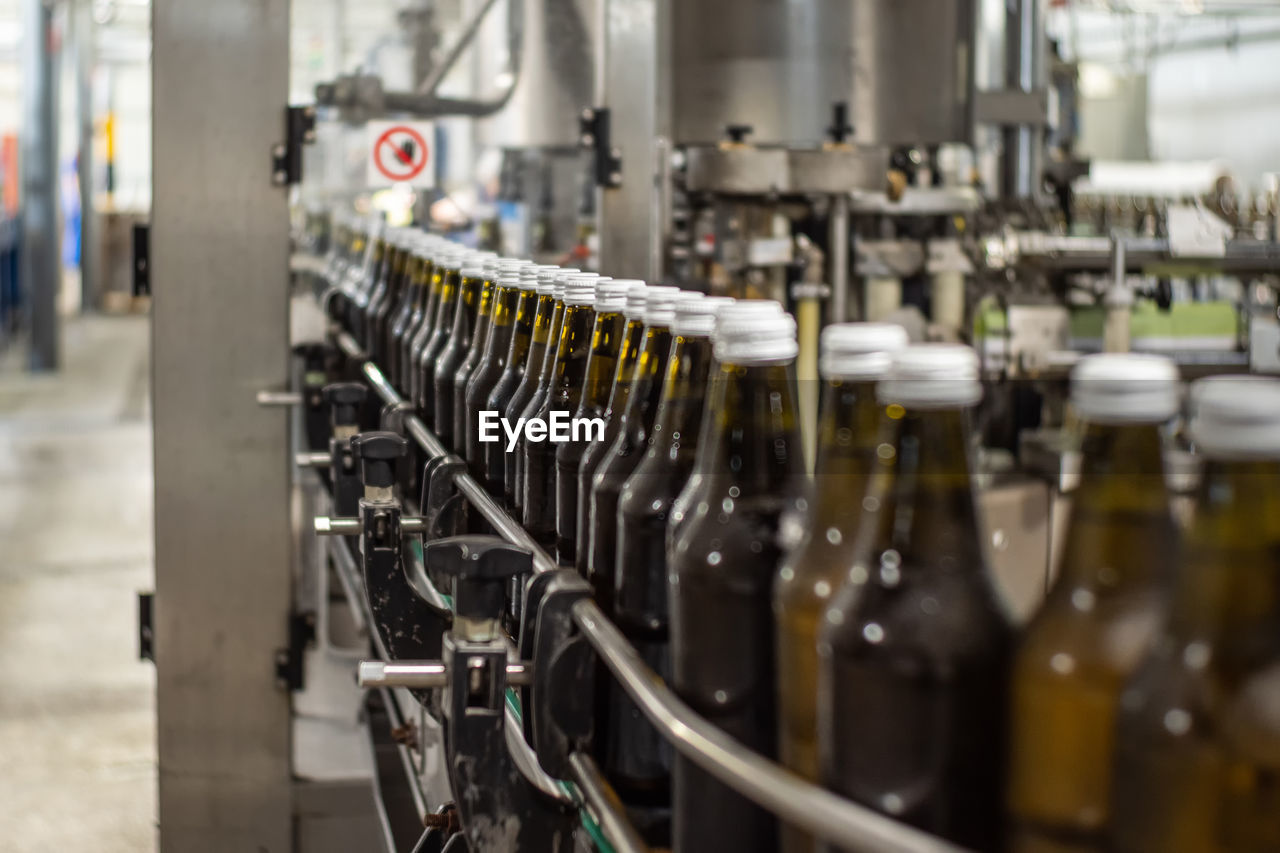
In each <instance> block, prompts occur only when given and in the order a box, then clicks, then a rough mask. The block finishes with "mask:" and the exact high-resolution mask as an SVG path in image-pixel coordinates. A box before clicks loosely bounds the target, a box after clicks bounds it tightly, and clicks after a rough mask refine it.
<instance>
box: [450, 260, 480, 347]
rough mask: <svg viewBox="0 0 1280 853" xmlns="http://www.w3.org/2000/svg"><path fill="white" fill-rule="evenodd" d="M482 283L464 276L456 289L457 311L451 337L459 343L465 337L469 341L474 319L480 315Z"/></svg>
mask: <svg viewBox="0 0 1280 853" xmlns="http://www.w3.org/2000/svg"><path fill="white" fill-rule="evenodd" d="M483 289H484V283H483V282H482V281H480V279H478V278H471V277H470V276H464V277H463V279H462V285H461V286H460V287H459V288H458V310H457V312H456V314H455V316H454V320H453V337H454V339H455V340H458V341H460V342H461V339H462V338H463V337H464V336H465V337H466V338H467V339H468V340H469V339H470V335H471V330H472V329H474V328H475V323H476V318H477V317H478V316H479V314H480V292H481V290H483Z"/></svg>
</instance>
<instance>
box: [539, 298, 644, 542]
mask: <svg viewBox="0 0 1280 853" xmlns="http://www.w3.org/2000/svg"><path fill="white" fill-rule="evenodd" d="M636 283H638V282H632V281H608V282H602V283H600V284H599V285H598V286H597V287H596V294H595V312H596V320H595V328H594V329H593V330H592V332H591V353H590V355H589V356H588V358H587V370H586V377H585V380H584V382H583V386H582V391H581V393H580V394H579V403H578V409H577V411H576V412H574V417H575V418H577V419H580V420H586V419H600V420H601V423H602V424H603V417H604V412H605V409H606V408H608V405H609V394H610V392H611V391H612V390H613V377H614V374H615V373H617V370H618V352H619V350H620V349H621V347H622V334H623V331H624V330H625V328H626V317H625V316H624V314H623V309H624V308H625V307H626V304H627V290H628V289H630V287H631V286H632V285H633V284H636ZM603 440H604V433H603V430H601V431H600V433H599V434H598V435H596V434H588V433H587V431H586V430H584V431H583V434H582V435H581V436H579V437H578V438H577V439H576V440H575V439H572V438H571V439H570V440H569V441H566V442H564V443H563V444H560V445H559V446H558V447H557V448H556V471H555V494H556V561H557V562H559V563H560V565H562V566H572V565H574V562H575V559H576V556H577V545H578V468H579V466H580V465H581V464H582V454H583V453H584V452H585V451H586V449H587V448H588V447H590V446H591V445H592V444H594V443H596V442H599V441H603Z"/></svg>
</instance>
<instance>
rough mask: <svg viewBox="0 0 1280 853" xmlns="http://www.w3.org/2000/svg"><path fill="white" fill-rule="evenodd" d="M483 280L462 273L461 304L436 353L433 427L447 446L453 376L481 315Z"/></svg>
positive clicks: (450, 440)
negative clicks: (451, 326)
mask: <svg viewBox="0 0 1280 853" xmlns="http://www.w3.org/2000/svg"><path fill="white" fill-rule="evenodd" d="M483 289H484V281H483V279H481V278H479V277H478V276H470V275H464V276H462V284H461V286H460V287H459V288H458V307H457V309H456V310H455V311H454V316H453V328H452V330H450V332H449V333H448V335H447V337H446V339H445V341H444V346H443V347H442V348H441V349H440V352H439V354H438V355H437V356H436V365H435V380H434V381H435V389H434V394H433V396H434V399H435V403H434V410H433V411H434V414H433V418H432V426H433V428H434V429H435V432H436V435H437V436H438V437H439V438H440V441H441V443H443V444H444V446H445V447H448V448H451V449H452V448H453V447H454V435H453V383H454V376H455V374H456V373H457V371H458V367H459V366H460V365H461V364H462V360H463V359H464V358H466V356H467V350H468V349H469V348H470V346H471V336H472V334H473V333H474V332H475V328H476V321H477V320H479V318H480V293H481V291H482V290H483Z"/></svg>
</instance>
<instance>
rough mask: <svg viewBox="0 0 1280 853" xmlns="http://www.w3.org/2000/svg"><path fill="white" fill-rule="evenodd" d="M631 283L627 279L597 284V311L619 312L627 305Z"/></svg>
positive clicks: (599, 312) (601, 312)
mask: <svg viewBox="0 0 1280 853" xmlns="http://www.w3.org/2000/svg"><path fill="white" fill-rule="evenodd" d="M630 287H631V285H630V283H629V282H625V281H601V282H600V283H599V284H597V285H596V301H595V305H596V313H597V314H603V313H605V312H606V311H607V312H613V313H616V312H619V311H621V310H622V309H623V308H626V307H627V290H628V289H630Z"/></svg>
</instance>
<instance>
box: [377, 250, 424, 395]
mask: <svg viewBox="0 0 1280 853" xmlns="http://www.w3.org/2000/svg"><path fill="white" fill-rule="evenodd" d="M421 236H422V235H421V234H414V235H413V236H412V238H411V239H409V240H408V241H407V242H408V244H409V250H408V252H407V255H408V261H407V263H406V266H405V272H404V278H405V284H404V287H403V289H402V295H401V297H400V303H399V305H397V306H396V308H395V310H394V313H393V314H392V316H391V321H390V323H389V327H388V331H387V363H386V370H387V379H389V380H390V381H391V385H392V387H394V388H396V389H397V390H400V392H401V394H403V393H404V391H403V388H404V381H403V380H404V362H403V361H402V360H401V353H403V351H404V341H405V333H406V332H407V331H408V329H409V320H410V319H411V318H412V317H413V312H414V311H416V310H420V309H421V308H423V307H424V306H425V298H426V293H427V282H426V279H425V277H424V275H423V271H424V269H425V268H426V260H425V258H423V256H422V240H421Z"/></svg>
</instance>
